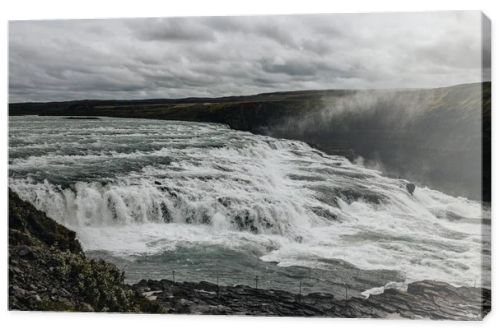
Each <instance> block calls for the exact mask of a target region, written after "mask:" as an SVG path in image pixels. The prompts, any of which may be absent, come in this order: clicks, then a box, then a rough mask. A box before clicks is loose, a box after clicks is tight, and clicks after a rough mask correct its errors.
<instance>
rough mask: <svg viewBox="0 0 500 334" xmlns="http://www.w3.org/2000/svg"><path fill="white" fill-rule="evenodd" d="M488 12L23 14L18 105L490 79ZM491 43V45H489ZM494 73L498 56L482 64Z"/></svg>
mask: <svg viewBox="0 0 500 334" xmlns="http://www.w3.org/2000/svg"><path fill="white" fill-rule="evenodd" d="M481 20H482V16H481V14H480V13H479V12H434V13H432V12H429V13H393V14H322V15H295V16H256V17H251V16H248V17H193V18H165V19H159V18H150V19H147V18H146V19H113V20H56V21H14V22H10V25H9V97H10V101H11V102H21V101H54V100H71V99H141V98H178V97H187V96H224V95H246V94H254V93H261V92H270V91H280V90H302V89H335V88H338V89H364V88H370V89H373V88H419V87H438V86H448V85H453V84H459V83H465V82H478V81H481V79H482V76H481V65H482V64H481V59H482V58H481V51H482V49H483V44H484V43H482V41H483V40H484V36H481ZM485 47H487V46H485ZM485 66H486V67H488V68H487V69H486V73H487V75H486V79H488V78H489V67H490V64H489V61H488V62H487V63H486V64H485Z"/></svg>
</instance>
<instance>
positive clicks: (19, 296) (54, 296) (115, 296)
mask: <svg viewBox="0 0 500 334" xmlns="http://www.w3.org/2000/svg"><path fill="white" fill-rule="evenodd" d="M9 309H11V310H23V311H28V310H29V311H81V312H92V311H102V312H104V311H109V312H161V311H162V309H161V307H159V306H158V305H156V304H153V303H150V302H149V301H148V300H147V299H145V298H143V297H141V296H139V295H137V294H136V293H135V292H134V291H133V290H132V289H131V288H130V287H129V286H127V285H125V284H123V273H122V272H121V271H119V270H118V269H117V268H116V267H115V266H114V265H112V264H110V263H106V262H104V261H95V260H88V259H87V258H86V257H85V255H84V254H83V252H82V249H81V246H80V243H79V242H78V240H76V239H75V233H74V232H73V231H70V230H68V229H66V228H65V227H63V226H61V225H59V224H57V223H56V222H54V221H53V220H52V219H50V218H48V217H47V216H46V215H45V214H44V213H43V212H40V211H38V210H36V209H35V208H34V207H33V206H32V205H31V204H29V203H27V202H25V201H23V200H21V199H20V198H19V197H18V196H17V195H16V194H15V193H13V192H12V191H9Z"/></svg>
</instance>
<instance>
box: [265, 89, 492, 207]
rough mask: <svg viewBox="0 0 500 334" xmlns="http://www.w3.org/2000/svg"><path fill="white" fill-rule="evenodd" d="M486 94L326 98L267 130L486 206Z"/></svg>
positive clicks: (442, 92)
mask: <svg viewBox="0 0 500 334" xmlns="http://www.w3.org/2000/svg"><path fill="white" fill-rule="evenodd" d="M486 88H488V87H486ZM484 89H485V86H483V85H480V84H474V85H463V86H455V87H449V88H441V89H432V90H400V91H394V90H366V91H356V92H353V91H346V92H344V93H343V94H340V95H339V94H327V93H325V94H324V96H323V97H321V98H320V99H319V100H318V102H317V103H316V104H315V105H313V106H312V107H311V109H310V110H307V112H303V113H295V114H293V115H291V116H290V117H288V118H285V119H283V120H280V122H276V123H275V124H273V125H272V126H269V127H268V128H267V129H266V131H267V133H268V134H271V135H274V136H280V137H285V138H291V139H299V140H304V141H306V142H308V143H311V144H312V145H313V146H315V147H318V148H320V149H322V150H324V151H326V152H329V153H337V154H342V155H344V156H346V157H348V158H350V159H351V160H354V159H356V158H358V157H362V158H363V161H364V162H365V163H366V164H368V165H371V166H374V165H378V166H383V167H384V169H383V171H384V172H385V173H387V174H388V175H390V176H392V177H403V178H407V179H411V180H413V181H414V182H417V183H419V184H421V185H427V186H430V187H435V188H437V189H440V190H444V191H447V192H450V193H452V194H455V195H460V196H466V197H469V198H473V199H481V198H484V199H485V200H488V199H489V194H488V193H487V192H485V191H483V189H482V187H481V185H482V182H483V180H482V176H483V174H482V171H483V161H482V159H483V155H482V150H481V147H482V145H483V137H482V136H483V132H482V130H483V128H482V126H483V123H484V122H488V123H489V116H488V115H487V114H484V113H482V102H481V101H482V96H483V95H482V94H483V90H484ZM485 135H487V134H485ZM485 154H487V153H486V152H485ZM485 167H487V166H485ZM485 172H487V171H486V170H485Z"/></svg>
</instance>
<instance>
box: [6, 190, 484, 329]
mask: <svg viewBox="0 0 500 334" xmlns="http://www.w3.org/2000/svg"><path fill="white" fill-rule="evenodd" d="M9 309H11V310H24V311H28V310H38V311H80V312H84V311H87V312H91V311H96V312H142V313H183V314H186V313H188V314H231V315H259V316H307V317H369V318H398V317H402V318H410V319H420V318H426V319H453V320H481V319H482V318H483V317H484V316H485V315H486V314H488V312H489V311H490V309H491V291H490V290H488V289H480V288H469V287H467V288H464V287H463V288H455V287H452V286H451V285H449V284H446V283H442V282H436V281H421V282H415V283H412V284H410V285H409V286H408V289H407V291H399V290H392V289H388V290H386V291H385V292H384V293H382V294H380V295H374V296H370V297H369V298H368V299H364V298H351V299H349V300H341V299H337V298H336V296H333V295H331V294H324V293H311V294H308V295H297V294H292V293H290V292H286V291H280V290H264V289H254V288H251V287H249V286H242V285H238V286H232V287H230V286H218V285H216V284H213V283H208V282H200V283H189V282H183V283H179V282H173V281H169V280H161V281H153V280H148V281H146V280H142V281H140V282H139V283H137V284H134V285H128V284H125V283H124V274H123V272H121V271H119V270H118V269H117V268H116V266H114V265H113V264H110V263H107V262H105V261H96V260H91V259H87V258H86V257H85V254H84V253H83V252H82V248H81V246H80V244H79V242H78V241H77V240H76V235H75V233H74V232H72V231H70V230H68V229H66V228H65V227H63V226H61V225H58V224H57V223H56V222H55V221H53V220H52V219H50V218H48V217H47V216H46V215H45V214H44V213H43V212H40V211H38V210H36V209H35V208H34V207H33V206H32V205H31V204H30V203H28V202H25V201H23V200H21V199H20V198H19V197H18V196H17V195H16V194H15V193H13V192H12V191H9Z"/></svg>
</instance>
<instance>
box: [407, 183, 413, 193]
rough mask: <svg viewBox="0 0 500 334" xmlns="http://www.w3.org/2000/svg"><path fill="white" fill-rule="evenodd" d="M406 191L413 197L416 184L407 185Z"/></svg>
mask: <svg viewBox="0 0 500 334" xmlns="http://www.w3.org/2000/svg"><path fill="white" fill-rule="evenodd" d="M406 190H407V191H408V192H409V193H410V195H413V192H414V191H415V184H413V183H407V184H406Z"/></svg>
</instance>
